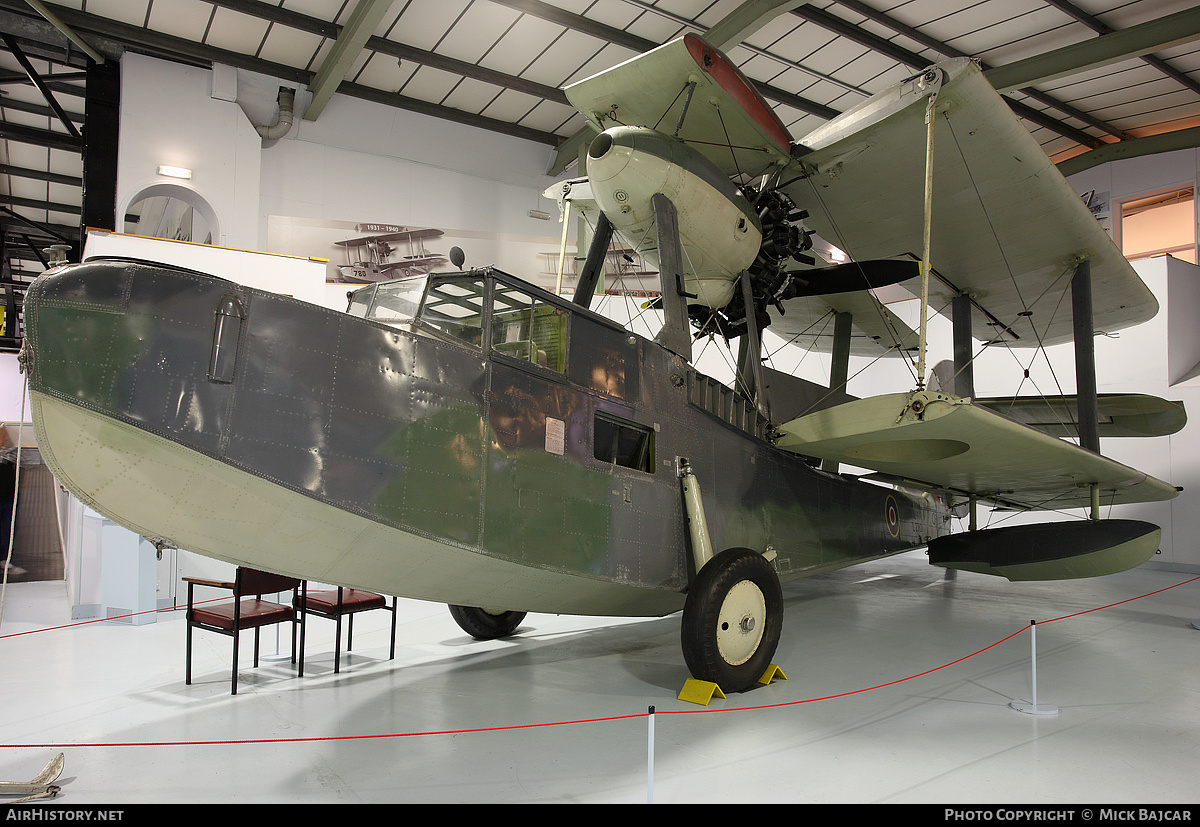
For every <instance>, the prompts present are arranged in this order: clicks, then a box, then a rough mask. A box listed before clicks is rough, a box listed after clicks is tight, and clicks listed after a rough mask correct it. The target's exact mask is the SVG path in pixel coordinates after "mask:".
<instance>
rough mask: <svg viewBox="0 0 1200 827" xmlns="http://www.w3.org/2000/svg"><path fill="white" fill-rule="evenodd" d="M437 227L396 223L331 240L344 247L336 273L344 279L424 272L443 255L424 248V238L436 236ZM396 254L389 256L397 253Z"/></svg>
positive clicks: (387, 277)
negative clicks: (390, 227) (384, 229)
mask: <svg viewBox="0 0 1200 827" xmlns="http://www.w3.org/2000/svg"><path fill="white" fill-rule="evenodd" d="M441 235H442V231H441V230H436V229H433V228H432V227H421V228H416V227H400V228H397V229H395V230H393V231H391V232H385V233H376V234H374V235H365V236H358V237H356V238H348V239H345V240H343V241H335V242H334V244H335V245H336V246H338V247H342V248H344V249H345V251H346V259H347V261H346V263H345V264H339V265H338V273H339V274H340V275H341V277H342V279H344V280H345V281H348V282H358V283H364V282H365V283H369V282H375V281H387V280H390V279H395V278H401V277H403V276H413V275H421V274H424V273H428V272H429V271H430V270H432V269H433V268H434V267H436V266H437V265H439V264H444V263H445V262H446V261H447V258H446V257H445V256H443V255H440V254H438V253H431V252H429V251H428V250H426V249H425V243H424V242H425V239H427V238H437V237H439V236H441ZM397 252H398V253H399V255H400V258H398V259H393V258H392V256H393V255H395V254H397Z"/></svg>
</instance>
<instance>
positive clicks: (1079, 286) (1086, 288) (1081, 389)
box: [1071, 259, 1100, 454]
mask: <svg viewBox="0 0 1200 827" xmlns="http://www.w3.org/2000/svg"><path fill="white" fill-rule="evenodd" d="M1071 314H1072V320H1073V323H1074V325H1075V385H1076V387H1075V393H1076V396H1078V398H1079V401H1078V403H1077V404H1078V406H1079V414H1078V416H1079V444H1080V446H1081V447H1083V448H1086V449H1088V450H1089V451H1091V452H1093V453H1096V454H1098V453H1100V433H1099V427H1100V426H1099V422H1100V413H1099V410H1098V408H1097V405H1098V402H1097V400H1096V347H1095V340H1094V339H1093V338H1092V336H1093V330H1092V267H1091V263H1090V262H1089V261H1088V260H1087V259H1084V260H1083V261H1081V262H1079V264H1078V265H1077V266H1076V267H1075V275H1074V276H1073V277H1072V278H1071Z"/></svg>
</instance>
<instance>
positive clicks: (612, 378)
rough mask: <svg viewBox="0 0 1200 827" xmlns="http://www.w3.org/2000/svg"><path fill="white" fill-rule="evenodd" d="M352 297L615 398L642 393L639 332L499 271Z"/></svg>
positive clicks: (419, 330) (413, 282) (423, 279)
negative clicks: (633, 332) (632, 332)
mask: <svg viewBox="0 0 1200 827" xmlns="http://www.w3.org/2000/svg"><path fill="white" fill-rule="evenodd" d="M349 299H350V301H349V306H348V308H347V312H348V313H350V314H351V315H353V316H358V317H360V318H364V319H368V320H370V321H374V322H378V323H381V324H385V325H389V326H393V327H397V328H400V329H403V330H407V331H410V332H412V333H416V334H418V335H423V336H430V337H432V338H436V339H439V340H441V341H448V342H453V343H455V344H465V345H470V346H472V347H477V348H480V349H483V350H485V351H490V353H491V354H493V355H496V356H499V357H501V358H509V359H516V360H519V361H521V362H525V363H529V364H532V365H536V366H538V367H540V368H543V369H546V370H549V371H552V372H553V373H555V374H559V375H562V376H564V377H565V378H567V379H568V380H570V381H572V382H575V383H577V384H580V385H582V386H584V387H587V388H590V389H592V390H596V391H599V392H601V393H605V394H607V395H610V396H617V397H619V398H623V399H630V400H632V399H636V398H638V396H640V382H639V376H638V374H639V370H638V365H639V362H640V359H639V347H640V344H639V343H640V340H639V339H638V337H636V336H632V335H630V334H629V333H628V332H627V331H625V330H623V329H622V328H621V327H620V326H619V325H616V324H614V323H613V322H610V321H607V320H604V319H601V318H600V317H598V316H595V314H592V313H590V312H588V311H586V310H584V309H583V308H579V307H575V306H573V305H572V304H571V303H570V302H568V301H566V300H563V299H558V298H556V297H554V296H552V295H550V294H547V293H545V292H544V291H542V290H539V289H538V288H536V287H533V286H532V285H525V284H523V283H522V282H520V281H518V280H517V279H512V278H511V277H507V276H504V275H503V274H501V273H500V272H499V271H496V270H491V269H487V270H471V271H467V272H463V273H433V274H426V275H419V276H410V277H408V278H403V279H397V280H395V281H385V282H376V283H374V284H370V285H367V286H366V287H362V288H360V289H358V290H355V291H354V292H352V293H350V296H349Z"/></svg>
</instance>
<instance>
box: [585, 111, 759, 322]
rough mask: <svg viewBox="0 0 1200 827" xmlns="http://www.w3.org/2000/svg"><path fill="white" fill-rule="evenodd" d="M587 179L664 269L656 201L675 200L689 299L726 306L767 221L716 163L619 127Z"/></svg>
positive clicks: (597, 147) (593, 155)
mask: <svg viewBox="0 0 1200 827" xmlns="http://www.w3.org/2000/svg"><path fill="white" fill-rule="evenodd" d="M588 180H589V181H590V182H591V187H592V194H593V196H594V197H595V199H596V204H597V205H598V206H599V207H600V209H601V210H603V211H604V214H605V215H606V216H608V220H609V221H611V222H612V225H613V229H614V231H615V232H616V233H617V234H618V235H619V236H620V237H621V238H622V239H624V240H625V242H626V243H627V244H629V246H631V247H632V248H633V249H634V250H636V251H637V252H638V253H639V254H640V255H641V256H642V257H643V258H645V259H646V260H647V261H648V262H650V263H651V264H653V265H654V266H655V267H659V266H660V265H659V256H658V234H657V232H656V228H655V221H654V209H653V207H652V206H651V198H653V197H654V195H655V194H656V193H662V194H663V195H665V196H666V197H667V198H669V199H671V201H672V203H674V205H675V209H676V213H677V215H678V221H679V242H680V246H681V247H682V261H683V268H684V271H685V272H684V276H685V279H684V291H685V292H687V293H689V294H691V296H690V297H689V298H688V304H693V305H694V304H702V305H705V306H707V307H711V308H721V307H724V306H725V305H726V304H728V303H729V300H730V299H731V298H733V296H734V295H735V291H736V288H737V279H738V277H739V276H740V274H741V272H742V271H743V270H745V269H747V268H749V267H750V265H751V264H752V263H753V262H754V260H755V258H756V257H757V256H758V253H759V249H760V247H761V246H762V241H763V237H762V225H761V223H760V222H759V219H758V216H757V215H755V212H754V208H753V206H752V205H751V204H750V202H749V201H748V200H747V199H746V197H745V196H744V195H743V194H742V193H741V192H740V191H739V190H738V188H737V187H736V186H734V184H733V182H731V181H730V180H729V179H728V178H726V177H725V176H724V175H723V174H722V173H721V171H720V170H718V169H717V168H716V167H715V166H714V165H713V163H712V162H711V161H709V160H708V159H707V158H705V157H704V156H703V155H701V154H700V153H698V152H696V151H695V150H694V149H692V148H691V147H689V146H688V145H687V144H685V143H683V142H682V141H679V140H676V139H675V138H672V137H670V136H668V135H664V134H662V133H661V132H655V131H654V130H652V129H645V128H642V127H632V126H618V127H614V128H612V129H609V130H606V131H605V132H602V133H601V134H600V135H598V136H597V137H596V138H595V139H594V140H593V141H592V145H591V147H590V148H589V150H588Z"/></svg>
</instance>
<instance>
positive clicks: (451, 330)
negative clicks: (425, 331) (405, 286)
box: [418, 279, 486, 347]
mask: <svg viewBox="0 0 1200 827" xmlns="http://www.w3.org/2000/svg"><path fill="white" fill-rule="evenodd" d="M485 295H486V290H485V285H484V282H483V281H482V280H481V279H445V280H438V279H431V280H430V282H429V289H428V290H427V291H426V293H425V303H424V304H423V305H421V313H420V316H419V317H418V318H419V319H420V321H422V322H424V323H425V324H427V325H429V326H431V327H435V328H437V329H438V330H440V331H442V332H443V333H447V334H449V335H450V336H453V337H454V338H455V339H458V340H459V341H463V342H466V343H468V344H471V345H474V346H475V347H480V346H481V342H482V339H483V302H484V296H485Z"/></svg>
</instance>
